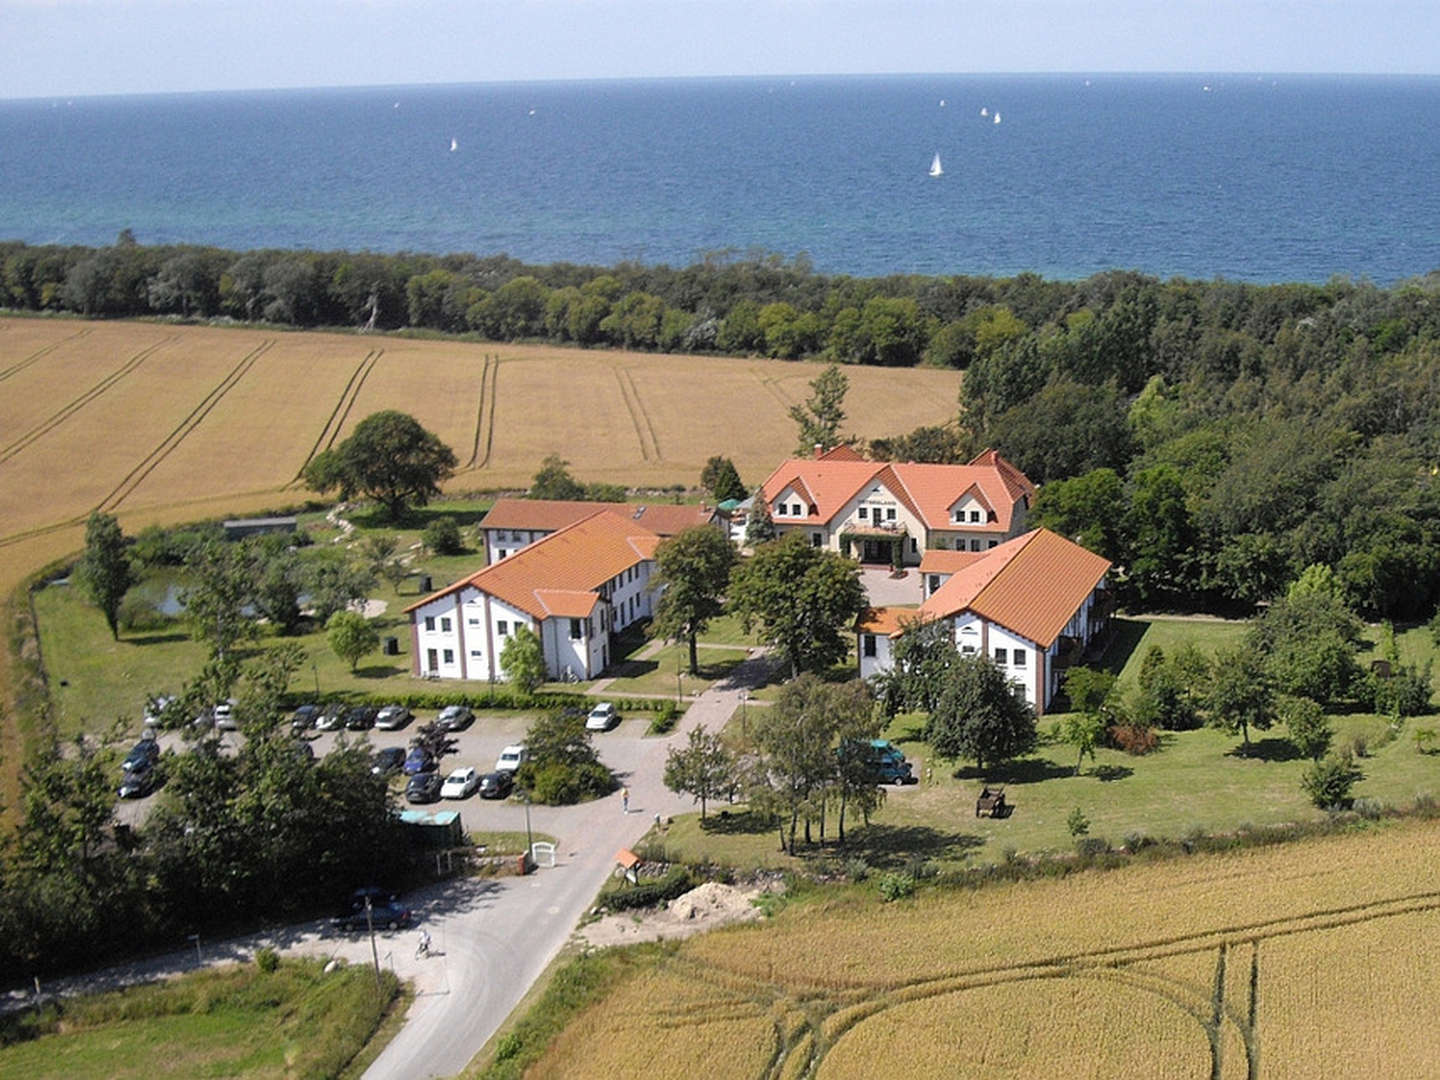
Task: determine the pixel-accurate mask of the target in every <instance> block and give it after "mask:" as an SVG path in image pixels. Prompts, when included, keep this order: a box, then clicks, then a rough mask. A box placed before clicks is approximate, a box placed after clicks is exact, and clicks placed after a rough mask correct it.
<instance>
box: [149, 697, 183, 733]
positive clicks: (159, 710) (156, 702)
mask: <svg viewBox="0 0 1440 1080" xmlns="http://www.w3.org/2000/svg"><path fill="white" fill-rule="evenodd" d="M173 704H175V695H174V694H153V695H151V696H150V697H149V698H148V699H146V701H145V715H144V716H143V717H142V718H141V723H143V724H144V725H145V727H146V728H158V727H159V726H160V724H161V722H162V721H163V720H164V719H165V710H166V709H168V708H170V706H171V705H173Z"/></svg>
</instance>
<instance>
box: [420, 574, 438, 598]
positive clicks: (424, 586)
mask: <svg viewBox="0 0 1440 1080" xmlns="http://www.w3.org/2000/svg"><path fill="white" fill-rule="evenodd" d="M434 588H435V587H434V586H433V585H431V584H430V575H429V574H421V575H420V591H421V592H422V593H428V592H432V591H434Z"/></svg>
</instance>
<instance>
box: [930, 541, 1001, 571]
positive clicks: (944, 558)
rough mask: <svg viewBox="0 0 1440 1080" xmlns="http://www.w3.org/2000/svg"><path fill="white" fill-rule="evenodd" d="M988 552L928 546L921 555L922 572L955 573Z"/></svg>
mask: <svg viewBox="0 0 1440 1080" xmlns="http://www.w3.org/2000/svg"><path fill="white" fill-rule="evenodd" d="M996 546H997V547H998V546H999V545H998V544H997V545H996ZM991 550H994V549H993V548H992V549H991ZM987 554H989V553H988V552H984V551H946V550H945V549H943V548H941V549H938V550H937V549H935V548H928V549H927V550H926V551H925V553H924V554H923V555H921V556H920V572H921V573H922V574H953V573H955V572H956V571H958V570H963V569H965V567H967V566H969V565H970V564H971V563H973V562H978V561H979V560H981V559H983V558H985V556H986V555H987Z"/></svg>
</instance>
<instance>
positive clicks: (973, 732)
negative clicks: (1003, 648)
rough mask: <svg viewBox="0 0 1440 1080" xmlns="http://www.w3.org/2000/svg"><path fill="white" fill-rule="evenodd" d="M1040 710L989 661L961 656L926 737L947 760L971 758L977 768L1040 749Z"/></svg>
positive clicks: (950, 673)
mask: <svg viewBox="0 0 1440 1080" xmlns="http://www.w3.org/2000/svg"><path fill="white" fill-rule="evenodd" d="M1035 737H1036V736H1035V710H1034V709H1032V708H1031V707H1030V705H1029V704H1028V703H1026V702H1025V701H1024V700H1022V699H1021V698H1020V697H1019V696H1018V695H1017V694H1016V693H1015V688H1014V687H1012V686H1011V685H1010V682H1009V680H1008V679H1006V678H1005V675H1004V673H1003V672H1001V670H1000V669H999V668H997V667H996V666H995V665H994V664H993V663H991V662H990V660H989V659H988V658H987V657H984V656H978V655H975V656H962V657H960V658H959V659H958V660H956V661H955V662H954V663H953V664H951V665H950V668H949V670H948V671H947V672H946V675H945V685H944V688H943V689H942V690H941V692H940V698H939V700H938V701H937V702H936V705H935V710H934V711H933V712H932V713H931V714H930V718H929V720H927V721H926V724H925V739H926V741H928V742H929V743H930V745H931V746H932V747H934V749H935V752H936V753H937V754H939V755H940V756H941V757H947V758H971V759H973V760H974V762H975V765H976V767H977V768H978V769H980V770H982V771H983V770H984V769H985V767H986V764H987V763H988V764H990V765H995V764H996V763H998V762H1001V761H1007V760H1009V759H1010V758H1013V757H1018V756H1019V755H1020V754H1024V753H1027V752H1029V751H1030V750H1031V749H1033V748H1034V746H1035Z"/></svg>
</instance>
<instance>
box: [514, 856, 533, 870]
mask: <svg viewBox="0 0 1440 1080" xmlns="http://www.w3.org/2000/svg"><path fill="white" fill-rule="evenodd" d="M515 860H516V866H517V867H518V868H519V870H520V873H521V875H524V874H528V873H529V872H530V867H529V865H528V863H529V859H528V858H527V857H526V856H524V855H517V856H515Z"/></svg>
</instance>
